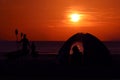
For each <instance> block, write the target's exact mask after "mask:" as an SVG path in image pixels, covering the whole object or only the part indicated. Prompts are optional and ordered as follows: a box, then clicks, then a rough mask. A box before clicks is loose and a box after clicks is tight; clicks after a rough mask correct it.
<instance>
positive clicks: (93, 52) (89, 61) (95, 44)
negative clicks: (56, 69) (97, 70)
mask: <svg viewBox="0 0 120 80" xmlns="http://www.w3.org/2000/svg"><path fill="white" fill-rule="evenodd" d="M75 42H82V43H83V48H84V52H83V65H110V64H111V56H110V52H109V50H108V49H107V47H106V46H105V45H104V44H103V43H102V42H101V41H100V40H99V39H98V38H96V37H95V36H93V35H92V34H89V33H86V34H83V33H77V34H75V35H73V36H72V37H70V38H69V39H68V40H67V41H66V42H65V43H64V45H63V46H62V48H61V49H60V50H59V54H58V61H59V63H60V64H69V63H70V62H69V56H70V49H71V46H72V45H73V44H74V43H75Z"/></svg>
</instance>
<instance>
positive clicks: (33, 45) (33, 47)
mask: <svg viewBox="0 0 120 80" xmlns="http://www.w3.org/2000/svg"><path fill="white" fill-rule="evenodd" d="M31 55H32V56H33V57H35V56H37V54H36V46H35V43H34V42H32V44H31Z"/></svg>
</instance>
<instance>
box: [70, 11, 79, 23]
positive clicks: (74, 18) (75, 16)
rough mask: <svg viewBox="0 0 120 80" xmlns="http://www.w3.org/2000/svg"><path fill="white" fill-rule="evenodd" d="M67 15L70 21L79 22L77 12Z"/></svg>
mask: <svg viewBox="0 0 120 80" xmlns="http://www.w3.org/2000/svg"><path fill="white" fill-rule="evenodd" d="M69 17H70V21H72V22H79V20H80V19H81V15H80V14H77V13H74V14H71V15H70V16H69Z"/></svg>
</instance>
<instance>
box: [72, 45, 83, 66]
mask: <svg viewBox="0 0 120 80" xmlns="http://www.w3.org/2000/svg"><path fill="white" fill-rule="evenodd" d="M72 51H73V53H72V55H71V64H72V65H82V52H80V51H79V49H78V47H77V46H74V47H73V48H72Z"/></svg>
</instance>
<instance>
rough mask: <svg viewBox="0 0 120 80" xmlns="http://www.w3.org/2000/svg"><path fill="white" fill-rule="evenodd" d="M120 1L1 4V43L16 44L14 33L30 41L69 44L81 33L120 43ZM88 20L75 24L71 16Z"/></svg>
mask: <svg viewBox="0 0 120 80" xmlns="http://www.w3.org/2000/svg"><path fill="white" fill-rule="evenodd" d="M119 3H120V0H0V40H15V39H16V38H15V34H14V30H15V29H16V28H17V29H18V30H19V33H20V32H23V33H26V34H27V35H28V38H29V39H30V40H41V41H44V40H45V41H46V40H47V41H49V40H53V41H56V40H62V41H63V40H67V39H68V38H69V37H70V36H72V35H73V34H75V33H77V32H84V33H92V34H94V35H96V36H97V37H98V38H99V39H101V40H104V41H105V40H107V41H108V40H115V41H116V40H117V41H118V40H120V30H119V27H120V10H119V9H120V4H119ZM73 12H78V13H79V14H83V15H84V16H83V17H82V19H81V20H80V21H79V22H78V23H72V22H70V21H69V19H68V17H67V16H68V15H69V14H72V13H73Z"/></svg>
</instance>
